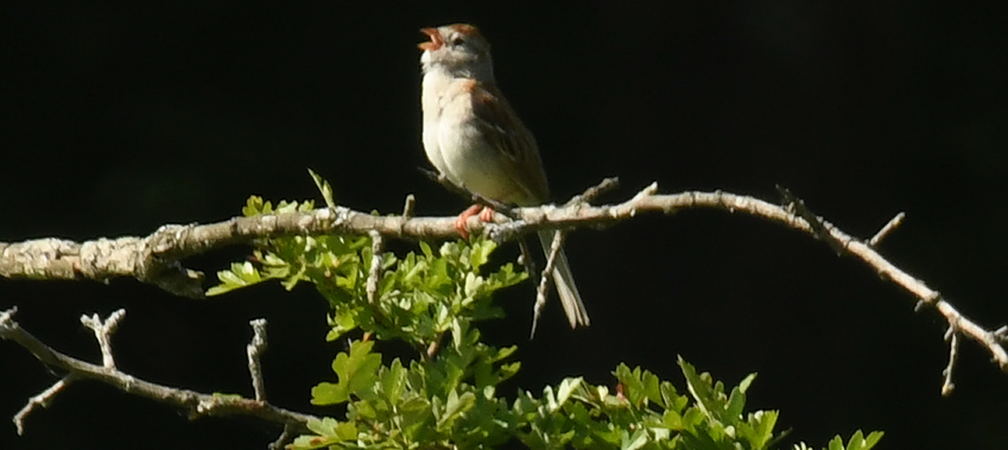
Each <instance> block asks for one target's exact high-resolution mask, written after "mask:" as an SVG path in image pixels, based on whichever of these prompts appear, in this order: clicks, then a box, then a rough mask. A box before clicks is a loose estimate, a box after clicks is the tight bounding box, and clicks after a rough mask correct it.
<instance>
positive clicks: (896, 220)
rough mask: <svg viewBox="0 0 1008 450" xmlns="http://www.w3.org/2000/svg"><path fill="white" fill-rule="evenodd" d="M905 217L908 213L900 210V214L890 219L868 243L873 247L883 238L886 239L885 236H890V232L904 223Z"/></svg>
mask: <svg viewBox="0 0 1008 450" xmlns="http://www.w3.org/2000/svg"><path fill="white" fill-rule="evenodd" d="M905 218H906V213H904V212H900V213H899V214H896V217H893V218H892V219H889V222H888V223H886V224H885V226H884V227H882V229H881V230H879V231H878V233H875V236H872V238H871V239H869V240H868V245H870V246H872V247H877V246H878V245H879V243H880V242H882V239H885V237H886V236H888V235H889V233H891V232H892V231H893V230H895V229H896V228H898V227H899V226H900V225H901V224H902V223H903V219H905Z"/></svg>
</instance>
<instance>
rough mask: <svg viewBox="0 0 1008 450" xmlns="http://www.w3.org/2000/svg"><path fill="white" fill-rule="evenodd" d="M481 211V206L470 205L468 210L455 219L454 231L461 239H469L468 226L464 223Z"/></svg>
mask: <svg viewBox="0 0 1008 450" xmlns="http://www.w3.org/2000/svg"><path fill="white" fill-rule="evenodd" d="M482 211H483V205H480V204H476V205H472V206H470V207H469V209H466V210H465V211H462V214H459V216H458V218H457V219H455V231H458V234H459V235H460V236H462V239H469V226H468V225H466V222H468V221H469V218H470V217H472V216H475V215H476V214H479V213H480V212H482Z"/></svg>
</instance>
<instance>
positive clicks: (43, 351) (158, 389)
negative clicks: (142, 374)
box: [0, 309, 318, 431]
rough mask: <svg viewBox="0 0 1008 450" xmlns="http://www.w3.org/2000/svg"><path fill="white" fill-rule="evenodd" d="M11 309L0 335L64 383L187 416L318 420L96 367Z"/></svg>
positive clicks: (1, 318)
mask: <svg viewBox="0 0 1008 450" xmlns="http://www.w3.org/2000/svg"><path fill="white" fill-rule="evenodd" d="M14 312H15V310H14V309H10V310H7V311H4V312H3V313H0V338H2V339H5V340H7V339H9V340H12V341H14V342H16V343H18V344H19V345H21V346H22V347H24V348H25V349H27V350H28V351H29V352H31V353H32V355H34V356H35V357H36V358H38V360H39V361H41V362H42V363H43V364H45V365H46V366H48V367H49V368H51V369H56V370H61V371H65V372H68V373H69V375H67V377H65V378H64V379H63V380H62V384H63V385H64V386H65V385H66V384H68V382H69V381H73V380H76V379H88V380H95V381H98V382H101V383H104V384H107V385H109V386H112V387H115V388H116V389H119V390H121V391H123V392H126V393H128V394H132V395H137V396H140V397H147V398H150V399H153V400H156V401H158V402H161V403H165V404H168V405H172V406H175V407H177V408H180V409H183V410H186V411H187V412H188V413H189V417H190V418H198V417H202V416H248V417H255V418H258V419H260V420H265V421H267V422H273V423H278V424H290V425H291V426H294V427H296V428H297V430H298V431H307V423H308V421H309V420H312V419H318V418H317V417H315V416H311V415H307V414H302V413H298V412H294V411H289V410H286V409H283V408H279V407H276V406H273V405H270V404H269V403H266V402H264V401H257V400H253V399H249V398H244V397H240V396H230V395H229V396H221V395H210V394H203V393H199V392H195V391H191V390H188V389H181V388H173V387H169V386H164V385H160V384H155V383H151V382H149V381H145V380H141V379H139V378H135V377H133V376H131V375H129V374H126V373H123V372H120V371H119V370H118V369H115V368H110V367H103V366H98V365H95V364H91V363H89V362H86V361H82V360H79V359H76V358H73V357H71V356H68V355H65V354H63V353H60V352H58V351H56V350H53V349H52V348H51V347H49V346H48V345H46V344H44V343H42V342H41V341H39V340H38V339H37V338H35V336H32V335H31V334H30V333H28V332H27V331H25V330H23V329H22V328H21V327H20V326H19V325H18V324H17V322H15V321H14V320H13V319H12V316H13V314H14ZM59 384H60V383H57V384H56V385H53V387H51V388H49V390H47V392H49V391H53V393H52V394H47V392H43V393H42V394H40V395H39V396H36V397H34V398H33V399H32V401H31V402H30V403H36V404H38V405H40V406H45V404H46V403H47V402H48V401H50V400H51V399H52V396H53V394H55V392H57V391H58V390H59V389H60V388H61V387H62V386H57V385H59ZM36 399H38V400H36ZM25 409H27V411H26V410H25ZM25 409H23V410H22V412H21V413H18V414H19V416H20V417H21V420H23V417H24V416H25V415H27V413H28V412H30V411H31V409H32V407H29V406H26V407H25Z"/></svg>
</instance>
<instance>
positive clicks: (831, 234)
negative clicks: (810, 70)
mask: <svg viewBox="0 0 1008 450" xmlns="http://www.w3.org/2000/svg"><path fill="white" fill-rule="evenodd" d="M782 195H784V197H785V199H786V201H787V203H788V205H786V206H780V205H776V204H773V203H769V202H766V201H763V200H759V199H756V198H753V197H748V196H742V195H736V194H731V193H725V192H721V191H715V192H696V191H689V192H681V193H678V194H668V195H659V194H657V185H656V184H652V185H650V186H648V187H646V188H644V189H643V190H641V191H640V192H638V193H637V194H636V195H635V196H634V197H633V198H631V199H630V200H627V201H625V202H623V203H619V204H615V205H602V206H590V205H587V204H584V203H573V204H569V205H567V206H563V207H556V206H553V205H544V206H539V207H530V208H516V209H514V210H512V211H510V212H511V213H513V214H514V215H515V217H517V218H518V220H514V221H511V222H506V223H482V222H480V221H477V220H472V221H470V223H469V224H468V225H469V230H470V232H473V233H483V234H485V235H487V236H489V237H490V238H491V239H494V240H495V241H497V242H504V241H509V240H514V239H516V238H518V237H520V236H523V235H525V234H529V233H533V232H537V231H539V230H543V229H570V228H577V227H583V226H591V227H599V226H608V225H612V224H615V223H617V222H620V221H623V220H628V219H631V218H633V217H635V216H636V215H637V214H640V213H644V212H655V213H662V214H667V215H668V214H674V213H676V212H678V211H680V210H684V209H692V208H713V209H720V210H724V211H729V212H735V213H745V214H750V215H753V216H758V217H763V218H766V219H769V220H771V221H775V222H778V223H781V224H783V225H785V226H787V227H790V228H794V229H796V230H799V231H803V232H805V233H808V234H811V235H813V236H815V237H816V238H818V239H821V240H824V241H825V242H827V243H828V244H829V245H830V246H831V247H832V248H833V249H834V250H836V251H837V252H839V253H841V254H848V255H852V256H854V257H857V258H859V259H861V260H862V261H864V262H865V263H867V264H868V265H869V266H871V267H872V268H873V269H874V270H875V271H877V272H878V273H879V274H880V275H881V276H882V277H884V278H887V279H889V280H892V281H893V282H894V283H896V284H897V285H899V286H900V287H902V288H904V289H906V290H907V291H908V292H910V293H911V294H913V295H914V296H915V297H916V298H917V299H918V300H919V306H920V307H932V308H934V309H935V310H937V311H938V312H939V313H940V314H941V315H942V316H944V318H945V320H946V321H947V322H948V323H949V324H956V327H955V330H956V331H955V332H956V333H959V334H960V336H961V337H965V338H968V339H970V340H972V341H974V342H976V343H978V344H980V345H981V346H983V347H984V348H985V349H987V351H988V352H989V353H990V354H991V357H992V358H993V360H994V362H995V363H996V364H997V366H998V367H999V368H1000V369H1001V370H1002V371H1003V372H1005V373H1008V352H1006V351H1005V348H1004V347H1003V346H1002V341H1003V340H1004V339H1005V337H1004V333H995V332H992V331H990V330H987V329H985V328H984V327H982V326H980V325H978V324H976V323H975V322H973V321H972V320H970V319H969V318H967V317H965V316H963V315H962V314H960V313H959V312H958V311H957V310H956V309H955V308H954V307H953V306H952V305H951V304H949V303H948V302H947V301H945V300H944V299H943V298H942V296H941V294H939V293H938V292H937V291H935V290H934V289H932V288H930V287H929V286H928V285H927V284H926V283H924V282H923V281H921V280H918V279H916V278H914V277H913V276H911V275H910V274H908V273H907V272H905V271H903V270H902V269H900V268H898V267H896V266H895V265H893V264H892V263H891V262H889V261H888V260H886V259H885V258H884V257H882V255H880V254H879V253H878V252H877V251H876V250H875V249H874V248H873V247H872V246H871V245H869V244H868V243H866V242H863V241H861V240H858V239H856V238H854V237H852V236H850V235H849V234H846V233H844V232H843V231H841V230H839V229H838V228H836V227H835V226H833V225H832V224H830V223H829V222H827V221H825V220H823V219H822V218H821V217H818V216H816V215H815V214H813V213H812V212H811V211H810V210H809V209H808V208H807V207H806V206H805V204H804V202H802V201H801V200H800V199H798V198H796V197H795V196H794V195H793V194H791V193H790V192H789V191H787V190H786V189H783V188H782ZM498 211H500V210H498ZM371 231H375V232H377V233H379V234H381V235H382V236H384V237H385V238H395V239H403V238H407V239H420V240H427V239H442V238H455V237H457V236H458V232H457V231H456V229H455V217H404V216H402V215H390V216H376V215H372V214H365V213H361V212H357V211H353V210H351V209H349V208H345V207H341V206H336V207H333V208H326V209H318V210H314V211H309V212H296V213H284V214H277V215H264V216H256V217H240V218H234V219H231V220H227V221H224V222H219V223H214V224H207V225H195V224H194V225H186V226H181V225H167V226H164V227H161V229H159V230H157V231H156V232H154V233H153V234H151V235H150V236H147V237H145V238H136V237H125V238H118V239H114V240H109V239H98V240H95V241H87V242H83V243H76V242H72V241H63V240H56V239H41V240H35V241H25V242H21V243H14V244H7V243H0V276H3V277H7V278H32V279H81V278H86V279H93V280H99V281H103V280H106V279H109V278H113V277H134V278H136V279H138V280H141V281H144V282H148V283H152V284H155V285H157V286H159V287H161V288H162V289H166V290H168V291H170V292H175V293H179V294H182V295H188V296H194V297H199V296H201V295H202V287H201V286H200V282H199V280H200V279H201V278H199V277H198V276H195V275H193V274H195V272H193V271H188V270H185V269H183V268H182V267H181V265H179V261H180V260H181V259H182V258H185V257H187V256H191V255H195V254H198V253H204V252H208V251H210V250H213V249H216V248H220V247H224V246H227V245H234V244H239V243H247V242H251V241H252V240H254V239H261V238H275V237H280V236H290V235H317V234H356V235H362V234H368V233H370V232H371Z"/></svg>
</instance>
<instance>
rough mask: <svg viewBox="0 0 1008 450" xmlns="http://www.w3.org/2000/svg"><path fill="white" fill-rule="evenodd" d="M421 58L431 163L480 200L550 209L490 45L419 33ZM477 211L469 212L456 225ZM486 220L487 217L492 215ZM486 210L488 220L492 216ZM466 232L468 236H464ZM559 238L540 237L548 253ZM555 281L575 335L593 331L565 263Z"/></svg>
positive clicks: (464, 28) (561, 259) (453, 34)
mask: <svg viewBox="0 0 1008 450" xmlns="http://www.w3.org/2000/svg"><path fill="white" fill-rule="evenodd" d="M420 31H421V32H422V33H424V34H426V35H427V36H428V37H429V38H430V41H429V42H424V43H422V44H420V45H419V47H420V49H421V50H423V55H422V56H421V57H420V63H421V64H422V66H423V74H424V75H423V94H422V98H421V100H422V104H423V144H424V150H425V151H426V153H427V158H428V159H430V162H431V164H433V165H434V167H436V168H437V170H438V171H439V172H441V173H442V174H443V175H444V176H445V177H446V178H447V179H448V180H449V181H451V182H452V183H453V184H455V185H456V186H459V187H462V188H465V189H467V190H469V191H470V192H474V193H476V194H479V195H480V196H483V197H486V198H489V199H492V200H496V201H499V202H502V203H508V204H516V205H519V206H535V205H541V204H543V203H545V202H547V201H549V187H548V186H547V184H546V173H545V172H544V171H543V165H542V160H541V159H540V158H539V150H538V148H537V146H536V141H535V138H533V137H532V133H530V132H529V130H528V129H527V128H525V125H524V124H522V122H521V120H520V119H518V116H517V115H516V114H515V112H514V110H513V109H511V105H509V104H508V102H507V100H506V99H504V95H503V94H501V92H500V90H499V89H497V84H496V83H495V82H494V75H493V61H492V60H491V59H490V44H488V43H487V41H486V40H485V39H484V38H483V36H481V35H480V33H479V30H477V29H476V27H474V26H472V25H466V24H454V25H445V26H442V27H438V28H424V29H422V30H420ZM479 211H480V207H479V206H474V207H473V208H469V209H468V210H467V211H466V212H464V213H463V214H462V216H460V222H459V224H460V225H462V226H464V223H465V220H466V219H468V218H469V217H471V216H472V215H474V214H476V213H477V212H479ZM487 213H489V214H487ZM492 213H493V211H492V210H489V211H487V210H484V213H483V214H481V215H480V217H481V218H482V219H483V220H487V219H489V218H490V217H491V216H492ZM460 231H463V232H464V230H460ZM553 235H554V232H552V231H541V232H540V233H539V241H540V242H541V243H542V245H543V249H544V250H546V251H547V253H548V252H549V247H550V243H551V242H552V239H553ZM553 279H554V280H555V281H556V287H557V291H558V292H559V293H560V302H561V303H562V304H563V307H564V312H566V313H567V319H568V320H569V321H570V325H571V328H575V327H577V326H579V325H581V326H587V325H588V324H589V320H588V313H587V311H585V306H584V303H582V302H581V294H579V293H578V289H577V286H576V285H575V284H574V278H573V276H572V275H571V270H570V266H569V265H568V264H567V256H566V255H564V253H563V250H561V251H560V253H559V254H558V256H557V259H556V262H555V270H554V272H553Z"/></svg>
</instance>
